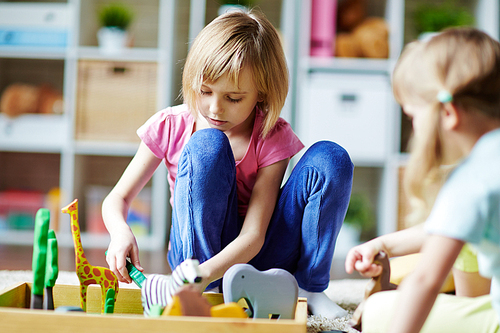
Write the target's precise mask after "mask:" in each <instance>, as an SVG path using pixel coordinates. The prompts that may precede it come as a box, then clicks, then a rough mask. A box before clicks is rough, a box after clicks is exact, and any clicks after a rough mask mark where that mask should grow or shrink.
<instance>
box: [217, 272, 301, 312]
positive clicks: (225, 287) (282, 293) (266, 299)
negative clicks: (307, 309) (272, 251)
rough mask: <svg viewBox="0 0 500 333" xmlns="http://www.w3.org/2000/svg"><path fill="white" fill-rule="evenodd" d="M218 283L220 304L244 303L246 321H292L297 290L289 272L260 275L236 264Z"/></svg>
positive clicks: (262, 273) (297, 287) (260, 273)
mask: <svg viewBox="0 0 500 333" xmlns="http://www.w3.org/2000/svg"><path fill="white" fill-rule="evenodd" d="M222 281H223V282H222V291H223V294H224V302H225V303H229V302H238V301H239V300H240V299H242V298H243V299H245V301H246V302H247V304H248V306H249V309H248V310H249V312H250V313H248V315H249V317H251V318H266V319H268V318H274V319H294V317H295V308H296V306H297V297H298V293H299V286H298V284H297V281H296V280H295V278H294V277H293V275H292V274H290V273H289V272H287V271H285V270H283V269H279V268H273V269H269V270H267V271H264V272H261V271H259V270H257V269H255V268H254V267H253V266H251V265H249V264H236V265H234V266H232V267H231V268H229V269H228V270H227V271H226V273H225V274H224V277H223V280H222Z"/></svg>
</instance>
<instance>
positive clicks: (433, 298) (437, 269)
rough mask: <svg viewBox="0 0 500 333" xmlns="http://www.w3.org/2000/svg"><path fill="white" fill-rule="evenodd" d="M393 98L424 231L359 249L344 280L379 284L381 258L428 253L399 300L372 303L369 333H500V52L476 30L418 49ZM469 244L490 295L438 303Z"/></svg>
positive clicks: (366, 317)
mask: <svg viewBox="0 0 500 333" xmlns="http://www.w3.org/2000/svg"><path fill="white" fill-rule="evenodd" d="M393 89H394V94H395V97H396V99H397V100H398V102H399V103H400V104H401V105H402V107H403V110H404V112H405V113H406V114H407V115H408V116H409V117H410V118H411V119H412V123H413V131H414V136H413V141H412V147H411V157H410V160H409V162H408V166H407V168H406V171H405V179H404V186H405V189H406V192H407V194H408V197H409V199H410V203H411V205H412V209H413V212H412V214H411V215H410V216H409V218H412V219H413V220H414V221H416V222H423V221H425V224H424V226H423V227H422V226H418V225H417V226H415V227H413V228H409V229H405V230H402V231H399V232H396V233H393V234H387V235H383V236H380V237H378V238H376V239H374V240H371V241H369V242H367V243H365V244H362V245H359V246H357V247H355V248H353V249H351V250H350V251H349V253H348V255H347V258H346V271H347V272H348V273H351V272H353V271H354V270H357V271H359V272H360V273H361V274H362V275H364V276H368V277H369V276H377V275H378V274H380V267H379V266H376V265H374V264H373V258H374V256H375V255H376V254H377V253H378V252H379V251H381V250H383V251H385V252H386V253H388V254H389V255H390V256H400V255H405V254H409V253H413V252H419V251H420V252H421V260H420V263H419V264H418V265H417V266H416V268H415V270H414V271H413V272H412V273H410V274H409V275H408V276H407V277H406V278H405V279H404V280H403V282H402V283H401V285H400V287H399V288H398V290H397V291H387V292H380V293H376V294H374V295H372V296H371V297H370V298H368V300H367V302H366V304H365V307H364V311H363V316H362V318H363V322H362V328H363V332H398V333H404V332H420V331H421V329H422V331H421V332H455V333H456V332H498V330H499V326H498V322H499V321H498V318H499V316H500V280H499V279H500V44H499V43H498V42H497V41H495V40H493V39H492V38H490V37H489V36H488V35H486V34H485V33H483V32H481V31H478V30H475V29H472V28H454V29H450V30H446V31H444V32H442V33H440V34H439V35H437V36H435V37H433V38H432V39H430V40H429V41H426V42H414V43H412V44H410V45H408V46H407V47H406V49H405V51H404V52H403V54H402V55H401V58H400V59H399V61H398V63H397V65H396V67H395V70H394V74H393ZM448 166H453V167H452V168H451V169H452V170H451V171H449V169H450V168H449V167H448ZM466 243H467V244H471V246H472V247H473V248H475V249H476V251H477V259H478V260H477V261H478V264H479V273H480V274H481V275H482V277H479V276H478V277H475V278H474V280H475V281H474V282H473V283H474V284H481V285H486V286H489V284H488V283H489V281H488V279H487V278H491V290H490V291H489V294H488V290H489V288H488V289H486V293H487V295H485V296H478V297H459V296H451V295H445V294H441V295H439V296H438V293H439V290H440V288H441V286H442V284H443V282H444V280H445V278H446V276H447V275H448V273H449V271H450V269H451V268H452V266H453V265H454V262H455V260H456V258H457V257H458V256H459V254H460V253H461V251H462V248H463V247H464V244H466ZM471 277H473V276H471ZM481 279H482V280H481ZM485 281H488V282H486V283H484V282H485ZM479 289H481V288H479ZM457 291H458V290H457ZM483 291H484V288H483ZM481 293H484V292H476V296H477V295H481ZM457 294H458V293H457ZM433 305H434V306H433ZM431 309H432V311H431ZM390 318H392V319H391V320H389V319H390ZM424 323H425V325H424Z"/></svg>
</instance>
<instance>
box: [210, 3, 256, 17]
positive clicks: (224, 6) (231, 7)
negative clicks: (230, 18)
mask: <svg viewBox="0 0 500 333" xmlns="http://www.w3.org/2000/svg"><path fill="white" fill-rule="evenodd" d="M253 3H254V1H253V0H224V1H221V6H220V7H219V10H218V14H219V15H222V14H225V13H228V12H231V11H237V10H239V11H244V12H246V11H248V8H249V7H251V6H252V5H253Z"/></svg>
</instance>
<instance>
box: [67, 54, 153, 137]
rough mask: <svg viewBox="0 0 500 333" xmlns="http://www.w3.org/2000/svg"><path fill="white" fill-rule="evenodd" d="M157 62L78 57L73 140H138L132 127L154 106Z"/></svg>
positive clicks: (148, 114) (140, 122) (139, 122)
mask: <svg viewBox="0 0 500 333" xmlns="http://www.w3.org/2000/svg"><path fill="white" fill-rule="evenodd" d="M156 92H157V64H156V63H150V62H114V61H92V60H81V61H80V62H79V64H78V84H77V108H76V129H75V132H76V133H75V136H76V139H77V140H90V141H95V140H98V141H123V142H139V137H138V136H137V135H136V130H137V128H139V127H140V126H141V125H142V124H143V123H144V122H145V121H146V120H147V119H148V118H149V117H150V116H151V115H153V114H154V113H155V112H156V111H157V109H156V98H157V93H156Z"/></svg>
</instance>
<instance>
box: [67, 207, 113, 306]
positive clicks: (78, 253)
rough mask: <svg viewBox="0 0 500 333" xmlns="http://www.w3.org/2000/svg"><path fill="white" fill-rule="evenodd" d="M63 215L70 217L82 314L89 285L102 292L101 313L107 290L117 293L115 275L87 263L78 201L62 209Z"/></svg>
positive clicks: (108, 270)
mask: <svg viewBox="0 0 500 333" xmlns="http://www.w3.org/2000/svg"><path fill="white" fill-rule="evenodd" d="M62 212H63V213H68V214H70V217H71V233H72V234H73V242H74V244H75V263H76V275H77V276H78V279H79V280H80V306H81V308H82V309H83V311H84V312H86V311H87V287H88V286H89V285H91V284H98V285H100V286H101V292H102V307H101V312H104V306H105V302H106V292H107V291H108V289H114V290H115V301H116V294H117V293H118V279H117V277H116V275H115V274H114V273H113V272H112V271H111V270H110V269H108V268H104V267H99V266H92V265H91V264H89V262H88V261H87V258H86V257H85V253H83V247H82V240H81V238H80V226H79V224H78V199H75V200H74V201H73V202H72V203H70V204H69V205H68V206H66V207H64V208H63V209H62Z"/></svg>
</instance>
